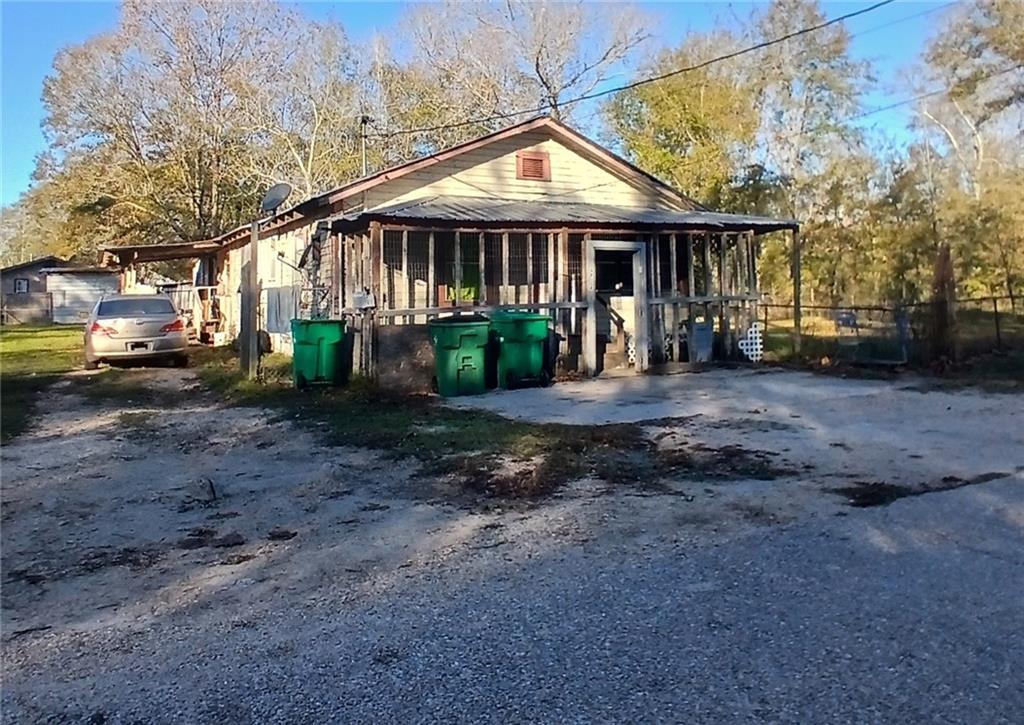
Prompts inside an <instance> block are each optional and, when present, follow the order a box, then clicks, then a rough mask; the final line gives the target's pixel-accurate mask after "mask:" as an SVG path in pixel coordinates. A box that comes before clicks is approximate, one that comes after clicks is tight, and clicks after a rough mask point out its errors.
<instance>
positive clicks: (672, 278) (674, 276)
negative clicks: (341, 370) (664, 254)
mask: <svg viewBox="0 0 1024 725" xmlns="http://www.w3.org/2000/svg"><path fill="white" fill-rule="evenodd" d="M668 245H669V246H668V256H669V263H670V264H671V265H672V268H671V269H670V270H669V283H670V284H671V285H672V296H673V297H678V296H679V267H678V266H677V265H678V263H679V239H678V237H677V236H676V234H675V233H674V232H673V233H672V235H671V236H669V238H668ZM680 357H681V356H680V355H679V303H678V302H673V303H672V361H673V362H679V358H680Z"/></svg>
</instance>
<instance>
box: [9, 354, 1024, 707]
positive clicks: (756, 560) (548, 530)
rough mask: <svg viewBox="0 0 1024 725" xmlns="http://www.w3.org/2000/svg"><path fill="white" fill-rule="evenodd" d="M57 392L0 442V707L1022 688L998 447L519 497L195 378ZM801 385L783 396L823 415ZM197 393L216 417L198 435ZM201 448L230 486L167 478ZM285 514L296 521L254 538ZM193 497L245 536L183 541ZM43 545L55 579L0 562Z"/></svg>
mask: <svg viewBox="0 0 1024 725" xmlns="http://www.w3.org/2000/svg"><path fill="white" fill-rule="evenodd" d="M165 374H166V375H178V374H180V373H177V372H167V373H165ZM165 382H166V381H165ZM554 390H557V388H556V389H554ZM914 394H915V395H918V396H920V400H921V401H922V402H925V404H927V405H931V403H930V402H926V401H930V400H932V399H931V397H930V396H931V395H933V394H932V393H928V394H921V393H914ZM964 400H965V401H967V400H970V401H973V402H971V403H970V404H971V405H992V404H993V403H992V401H991V400H989V399H988V397H987V396H980V397H979V398H978V399H974V398H965V399H964ZM1018 400H1019V398H1014V397H1004V398H1003V403H1004V404H1007V405H1010V404H1014V403H1016V402H1017V401H1018ZM59 402H61V405H57V406H55V411H54V412H53V413H51V414H50V416H51V417H50V418H49V419H48V421H43V422H44V423H48V424H49V426H50V427H49V428H45V426H44V429H41V430H39V431H36V432H34V433H31V434H28V435H26V436H25V437H23V438H22V439H19V441H17V442H16V443H15V444H14V445H12V446H8V447H5V450H4V481H3V484H4V504H5V510H4V532H3V537H4V541H3V543H4V575H5V579H4V581H5V584H4V592H3V594H4V610H3V629H4V634H3V667H4V686H3V695H2V697H3V700H2V705H3V720H4V721H5V722H118V723H120V722H124V723H132V722H146V723H150V722H152V723H165V722H166V723H179V722H180V723H185V722H188V723H197V722H198V723H205V722H209V723H248V722H396V723H407V722H439V721H440V722H480V721H485V722H502V723H505V722H526V721H531V722H622V721H627V722H687V723H694V722H715V723H718V722H748V721H750V722H754V721H756V722H761V721H779V722H920V721H927V722H972V723H989V722H992V723H997V722H1007V723H1009V722H1020V720H1021V716H1022V714H1024V689H1022V688H1021V687H1020V682H1021V679H1020V673H1021V672H1024V635H1022V632H1024V597H1022V596H1021V592H1022V591H1024V485H1022V484H1024V475H1022V473H1021V472H1020V470H1018V469H1012V467H1011V469H1012V470H1011V471H1010V472H1008V473H1006V474H1005V475H1003V476H1002V477H999V478H992V479H991V480H986V481H985V482H984V483H977V484H976V485H969V486H964V487H962V488H957V489H955V490H947V491H942V492H933V493H926V494H924V495H917V496H912V497H907V498H903V499H900V500H897V501H895V502H893V503H891V504H889V505H887V506H877V507H871V508H853V507H850V506H848V505H846V503H845V501H844V500H843V498H842V497H839V496H836V495H834V494H830V493H828V492H827V486H828V485H831V481H832V479H831V478H829V477H830V476H832V475H833V474H832V473H828V472H826V473H825V474H822V475H820V476H819V474H817V473H807V474H801V477H800V480H794V481H787V480H775V481H761V482H745V481H727V482H719V483H717V484H714V485H711V484H709V483H707V482H700V481H696V482H688V483H687V484H686V486H685V487H683V486H682V484H681V485H680V486H681V487H680V488H678V489H672V490H669V491H665V492H661V493H658V492H651V491H647V490H641V489H635V490H629V489H617V490H609V489H608V488H607V487H606V486H603V485H602V484H601V482H598V481H580V482H578V483H577V484H574V485H572V486H570V487H568V488H567V489H565V490H563V491H562V492H560V493H559V494H557V495H556V496H554V497H553V498H551V499H550V500H546V501H545V502H543V503H541V504H539V505H536V506H531V507H525V508H524V507H521V506H512V507H504V508H502V507H488V508H487V509H479V508H469V509H467V508H466V507H464V506H457V505H452V504H450V503H446V502H444V501H439V500H436V499H433V498H429V497H427V496H425V495H423V492H422V491H416V490H413V489H414V488H415V486H416V484H415V483H413V480H412V479H410V478H409V476H408V472H407V471H404V470H402V467H401V466H395V464H393V463H391V462H388V463H386V464H385V463H383V462H381V461H380V460H379V459H377V457H375V456H374V455H372V454H370V453H367V452H365V451H356V450H351V449H329V450H327V451H320V452H319V456H318V459H317V460H316V461H315V462H313V461H310V456H309V450H310V447H311V446H314V445H315V443H314V442H313V441H312V440H311V439H310V438H309V437H308V435H307V434H304V433H298V432H296V431H295V430H293V429H290V427H289V424H287V423H283V422H281V421H275V420H273V419H272V418H270V417H269V416H260V415H254V414H253V413H252V412H251V411H245V412H244V414H242V413H235V412H232V411H230V410H228V411H219V410H218V409H217V408H216V407H215V406H213V407H211V405H212V404H211V403H210V402H209V401H204V400H203V399H202V397H201V396H198V394H197V401H196V403H195V406H193V407H188V406H186V407H185V408H183V409H182V410H181V411H177V412H176V413H174V414H172V415H171V416H169V417H168V418H167V419H166V420H161V421H160V422H159V423H158V424H157V423H154V422H153V421H147V423H146V426H145V427H144V430H143V432H142V433H139V432H138V431H136V432H134V433H133V432H131V431H130V430H128V431H126V430H123V429H121V428H118V427H117V425H116V421H117V420H119V418H118V416H120V415H121V414H123V413H124V412H125V411H124V410H118V409H116V408H115V409H103V410H95V409H92V408H90V407H88V405H86V404H85V403H83V402H82V401H76V400H74V399H72V398H71V397H70V396H69V397H68V398H67V399H65V400H63V401H59ZM941 402H942V405H943V406H945V405H946V402H945V401H941ZM936 404H938V403H936ZM801 405H803V403H802V402H801V401H800V400H799V399H796V400H794V401H793V404H792V411H793V414H796V415H803V414H806V415H808V416H809V417H810V416H811V415H817V412H818V411H817V410H815V409H813V408H810V409H806V410H804V409H801V408H800V406H801ZM137 407H138V406H136V407H135V408H134V409H133V412H137ZM198 413H202V414H203V415H206V416H209V415H212V414H218V415H224V416H225V418H226V419H227V420H228V421H229V423H230V425H229V426H228V430H226V431H225V432H224V433H223V434H222V435H221V436H219V437H217V438H216V439H215V440H212V441H204V442H201V443H197V442H195V441H196V435H195V428H193V427H190V426H193V425H200V426H201V425H203V421H204V420H206V418H204V417H202V415H198ZM787 415H789V413H787ZM232 416H236V417H232ZM121 420H122V423H123V419H121ZM192 420H198V421H199V422H198V423H195V424H193V423H191V422H189V421H192ZM794 420H795V419H794ZM104 421H105V422H104ZM704 422H711V419H708V420H705V421H704ZM975 423H976V422H975ZM971 424H972V421H970V420H967V419H965V420H963V421H962V425H963V426H964V428H965V429H968V428H970V427H971ZM54 426H57V427H58V430H59V432H58V433H57V434H54V433H53V430H54ZM60 426H64V427H63V428H60ZM973 427H975V428H980V427H981V426H980V424H975V425H974V426H973ZM763 428H764V430H766V431H769V432H770V431H771V430H772V426H770V425H769V426H763ZM43 430H48V431H49V432H46V433H44V432H43ZM723 430H727V429H726V428H723ZM778 432H779V431H778V430H776V433H778ZM1017 433H1018V432H1017V431H1006V430H1004V431H1003V435H1009V436H1012V435H1015V434H1017ZM788 434H794V433H793V431H792V430H789V431H788ZM794 435H795V434H794ZM985 435H987V433H986V434H985ZM833 438H835V440H833ZM188 441H192V443H190V444H188V445H185V443H186V442H188ZM834 442H837V443H842V444H844V445H849V446H851V447H852V446H853V443H854V442H855V440H854V439H853V438H850V439H849V440H846V439H845V438H844V434H843V433H842V432H841V431H838V432H835V433H834V435H830V436H825V438H824V442H823V443H822V445H823V446H825V447H826V449H828V450H831V451H837V452H838V453H841V454H845V453H846V451H845V449H843V448H836V447H832V446H829V444H830V443H834ZM950 443H951V445H953V444H954V441H953V440H952V439H951V440H950ZM200 445H201V446H205V448H204V449H203V450H204V452H205V455H203V456H199V457H197V456H196V455H195V451H196V446H200ZM83 446H84V448H83ZM83 452H84V453H83ZM142 454H145V455H142ZM978 455H979V457H980V455H981V454H978ZM994 455H997V456H998V455H1001V456H1009V457H1012V456H1013V451H1005V450H1003V449H998V450H997V451H996V453H995V454H994ZM62 456H63V457H62ZM114 456H117V457H119V458H118V460H122V459H125V458H126V459H128V460H123V464H124V465H122V466H119V468H118V470H119V473H117V474H113V475H108V477H107V478H105V479H93V478H91V476H92V475H93V471H95V470H101V469H102V470H108V473H109V466H108V467H107V468H106V469H103V461H105V460H107V461H109V460H110V459H111V457H114ZM956 460H958V461H959V460H960V459H959V458H958V459H956ZM963 460H966V458H965V459H963ZM914 461H924V463H923V464H922V465H925V464H926V468H927V471H928V475H931V472H932V470H933V469H935V470H938V468H939V466H940V464H939V463H937V462H935V461H933V460H926V459H921V458H909V459H907V460H906V461H904V465H905V466H906V467H907V469H908V470H909V469H910V467H911V466H912V465H913V462H914ZM1011 463H1012V460H1003V459H997V460H993V461H992V462H991V466H990V468H991V467H993V466H994V467H996V468H1005V467H1008V466H1010V464H1011ZM957 465H961V464H957ZM962 465H963V466H964V467H965V473H966V472H967V470H966V468H970V467H969V466H967V465H966V463H963V464H962ZM957 470H959V469H957ZM972 470H973V469H972ZM242 471H250V472H251V471H260V472H261V474H260V476H259V478H258V479H250V478H246V476H240V475H238V473H239V472H242ZM205 477H211V478H212V479H214V480H216V481H217V482H218V484H223V485H222V488H221V491H222V496H224V498H225V500H224V501H222V502H220V503H219V504H218V506H216V507H213V508H204V507H202V506H198V507H195V506H192V505H191V504H188V505H182V504H183V502H186V503H187V502H189V501H192V502H194V499H195V496H196V494H195V492H194V491H193V489H191V488H189V483H190V482H191V481H194V480H196V479H197V478H198V479H200V480H201V479H204V478H205ZM812 479H813V480H812ZM55 482H56V483H57V484H59V485H58V486H56V487H55ZM794 498H798V499H799V500H800V501H801V502H802V503H801V505H800V506H798V507H796V508H794V507H793V506H792V500H793V499H794ZM755 501H759V502H760V503H759V504H758V505H759V506H761V507H762V508H761V509H757V510H755V509H754V508H752V506H753V503H752V502H755ZM723 502H725V503H723ZM741 503H742V504H743V505H740V504H741ZM71 504H74V506H73V507H70V506H71ZM787 506H789V508H787ZM69 507H70V508H69ZM140 510H141V511H143V512H144V515H145V518H144V519H143V520H140V519H137V518H136V519H133V518H132V517H133V516H142V515H143V514H142V513H138V512H139V511H140ZM765 511H770V512H775V513H773V514H772V515H768V514H766V513H764V512H765ZM759 512H760V513H759ZM783 512H786V513H785V515H783ZM72 513H74V515H72ZM229 514H230V515H231V516H230V518H228V515H229ZM775 514H778V515H775ZM108 520H109V521H113V522H114V525H107V524H106V523H105V522H106V521H108ZM61 522H63V523H61ZM281 524H284V525H286V527H287V528H288V529H290V530H291V531H292V532H294V533H295V534H296V535H295V537H294V538H291V539H289V540H287V541H283V542H282V541H277V542H271V541H268V540H267V536H266V533H267V532H268V531H269V530H271V529H272V528H273V527H274V526H277V525H281ZM200 525H203V526H208V527H210V528H216V529H217V532H216V533H217V534H218V535H223V534H224V533H225V530H226V526H230V527H231V528H232V529H233V530H235V531H237V532H240V537H241V538H243V539H244V540H245V543H244V544H241V545H239V546H234V547H229V548H223V549H221V548H215V547H210V546H204V547H200V548H194V549H193V548H185V549H181V548H178V547H179V546H180V543H176V542H180V539H181V537H183V536H187V533H186V532H188V531H189V530H190V529H194V528H195V527H196V526H200ZM53 532H56V533H53ZM126 532H128V533H126ZM118 534H120V537H119V536H118ZM90 537H91V538H90ZM65 541H74V542H76V544H75V545H76V546H77V547H79V548H78V549H76V551H82V550H88V551H94V550H95V547H98V546H99V545H100V544H103V543H104V542H107V543H110V542H114V541H121V542H122V545H123V542H128V543H129V544H130V545H131V546H132V547H134V549H135V550H142V551H151V552H155V553H154V557H156V558H157V560H156V562H155V563H152V564H144V565H143V564H140V563H139V562H138V561H134V562H129V563H127V564H124V563H121V562H117V561H115V562H113V563H108V564H109V565H107V566H105V567H102V568H96V569H95V570H93V569H89V567H85V568H82V567H81V562H80V561H79V560H78V559H75V561H77V562H79V563H78V564H77V565H76V564H75V561H72V562H70V563H69V562H68V561H65V562H63V563H61V562H60V561H58V560H59V554H60V552H61V551H62V550H63V549H64V548H69V547H68V545H67V544H65V543H62V542H65ZM86 544H88V545H89V546H91V547H93V548H92V549H88V548H86V549H82V547H85V546H86ZM230 552H237V553H240V554H242V555H241V556H237V558H235V559H231V558H230V556H228V558H225V557H226V554H229V553H230ZM246 557H248V558H246ZM84 561H87V562H94V561H95V558H94V557H93V558H88V559H85V560H84ZM40 562H42V563H47V566H49V568H48V569H45V571H46V572H48V573H49V574H48V576H50V577H51V578H50V579H47V578H46V577H45V576H44V577H43V578H42V579H40V580H38V581H35V582H34V583H33V582H32V581H25V580H24V577H22V578H21V579H18V580H17V581H15V582H11V580H10V579H11V577H10V575H11V572H12V570H15V571H21V572H23V573H24V572H26V571H36V570H33V569H32V565H33V564H36V565H41V564H40ZM232 562H234V563H232ZM58 564H60V566H58ZM73 565H74V566H78V567H79V568H74V566H73ZM61 567H63V568H61ZM58 569H59V570H60V576H58V575H57V574H56V573H55V572H57V571H58ZM41 576H42V575H41ZM35 627H46V629H40V630H38V631H26V630H32V629H34V628H35ZM17 632H21V633H20V634H19V633H17Z"/></svg>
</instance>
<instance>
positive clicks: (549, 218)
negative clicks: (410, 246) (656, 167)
mask: <svg viewBox="0 0 1024 725" xmlns="http://www.w3.org/2000/svg"><path fill="white" fill-rule="evenodd" d="M360 218H371V219H400V220H417V221H430V220H434V221H443V222H453V223H465V224H473V223H488V224H491V223H507V224H525V225H528V224H573V225H576V224H588V223H592V224H601V225H608V224H622V225H627V226H644V227H664V228H693V229H712V230H713V229H719V230H722V231H749V230H753V231H756V232H770V231H778V230H780V229H796V228H798V226H799V224H798V223H797V222H796V221H794V220H792V219H772V218H769V217H760V216H750V215H746V214H723V213H720V212H713V211H669V210H665V209H647V208H633V207H623V206H609V205H606V204H588V203H582V202H550V201H521V200H514V199H493V198H483V197H480V198H478V197H457V196H445V197H441V196H435V197H429V198H425V199H417V200H414V201H408V202H402V203H400V204H393V205H388V206H384V207H379V208H376V209H369V210H367V211H365V212H363V213H361V214H356V215H352V216H351V217H348V219H349V220H350V221H355V220H356V219H360Z"/></svg>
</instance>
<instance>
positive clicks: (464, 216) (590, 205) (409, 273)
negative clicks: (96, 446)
mask: <svg viewBox="0 0 1024 725" xmlns="http://www.w3.org/2000/svg"><path fill="white" fill-rule="evenodd" d="M797 229H798V225H797V223H796V222H795V221H793V220H786V219H783V220H780V219H769V218H763V217H755V216H744V215H735V214H722V213H718V212H715V211H712V210H710V209H708V208H706V207H704V206H703V205H701V204H700V203H699V202H697V201H695V200H693V199H691V198H689V197H687V196H686V195H684V194H682V193H680V192H679V191H677V190H675V189H673V188H671V187H670V186H668V185H666V184H665V183H663V182H662V181H660V180H658V179H657V178H655V177H653V176H651V175H649V174H647V173H646V172H644V171H642V170H641V169H639V168H637V167H636V166H634V165H632V164H630V163H629V162H627V161H626V160H624V159H622V158H620V157H619V156H617V155H615V154H614V153H612V152H610V151H609V150H607V149H605V148H603V147H601V146H600V145H598V144H597V143H595V142H593V141H591V140H589V139H587V138H586V137H584V136H583V135H581V134H579V133H578V132H576V131H574V130H573V129H571V128H569V127H568V126H566V125H564V124H562V123H559V122H558V121H555V120H553V119H551V118H548V117H539V118H534V119H531V120H528V121H525V122H523V123H519V124H516V125H513V126H510V127H508V128H505V129H503V130H501V131H497V132H495V133H491V134H488V135H486V136H482V137H480V138H478V139H475V140H473V141H470V142H467V143H463V144H460V145H458V146H455V147H452V148H449V149H447V150H444V151H441V152H438V153H435V154H431V155H429V156H426V157H423V158H420V159H417V160H415V161H411V162H409V163H406V164H402V165H400V166H397V167H393V168H390V169H386V170H383V171H379V172H377V173H374V174H370V175H369V176H366V177H364V178H361V179H358V180H356V181H353V182H351V183H348V184H346V185H344V186H341V187H339V188H337V189H334V190H332V191H329V192H326V193H324V194H321V195H320V196H317V197H314V198H312V199H308V200H305V201H303V202H301V203H299V204H296V205H295V206H292V207H290V208H288V209H286V210H284V211H281V212H279V213H276V214H275V215H273V216H272V217H269V218H267V219H265V220H263V221H262V222H261V224H260V232H259V248H258V250H257V252H258V253H257V260H258V261H257V271H258V278H259V284H260V287H261V289H262V294H261V298H260V299H261V303H260V326H261V327H262V328H263V329H266V330H268V331H269V332H270V333H271V338H272V341H273V344H274V347H275V349H279V350H284V351H286V352H287V351H289V350H290V344H291V341H290V337H289V330H288V326H287V322H288V319H289V318H290V317H292V316H295V315H300V316H302V315H308V314H310V312H311V311H313V312H319V313H321V314H326V315H328V316H332V317H342V316H344V317H346V318H347V319H348V320H349V328H350V329H351V330H353V331H354V333H355V338H356V339H355V345H354V347H355V353H354V358H355V365H356V367H357V369H361V370H362V371H364V372H366V373H369V374H373V375H381V376H390V375H395V376H397V377H400V378H401V379H402V380H414V379H415V380H422V378H423V375H427V376H428V377H427V379H429V367H430V365H431V364H432V359H431V357H430V355H429V351H428V350H427V351H425V346H426V341H427V332H426V323H427V322H428V320H430V319H431V318H433V317H436V316H438V315H444V314H450V313H453V312H459V311H478V312H487V311H490V310H494V309H496V308H516V309H530V310H540V311H544V312H545V313H547V314H549V315H550V316H551V327H552V329H553V331H554V333H555V336H556V339H557V343H558V353H559V362H560V364H561V365H562V366H563V367H565V368H569V369H576V370H578V371H580V372H582V373H583V374H588V375H593V374H597V373H599V372H600V371H602V370H603V369H605V368H606V367H613V366H621V367H629V368H631V369H634V370H636V371H638V372H642V371H644V370H646V369H647V368H648V367H649V366H650V365H651V364H654V363H660V362H665V361H686V360H690V359H697V358H698V357H700V356H706V355H708V354H710V352H711V350H707V349H700V348H701V347H704V345H703V343H701V344H698V341H701V340H707V341H708V345H707V346H712V344H713V349H714V352H715V354H716V355H717V356H719V357H732V356H734V355H736V354H738V349H737V340H738V338H739V337H740V335H741V334H742V333H743V331H745V330H746V329H747V328H748V327H749V326H750V324H751V322H752V321H753V320H755V319H756V316H755V313H756V309H755V307H756V305H757V303H758V301H759V299H760V296H759V293H758V287H757V269H756V260H757V252H758V245H759V238H760V236H761V235H763V234H766V233H770V232H777V231H782V230H791V231H792V232H793V239H794V253H795V254H796V253H797V252H798V250H799V246H798V244H797V243H796V239H797V234H796V233H797ZM250 236H251V231H250V228H249V226H245V227H239V228H237V229H234V230H231V231H229V232H227V233H225V234H223V235H221V236H219V237H216V238H215V239H211V240H205V241H202V242H196V243H186V244H176V245H161V246H160V247H147V246H145V245H136V246H129V247H113V248H108V249H107V250H106V252H107V254H108V255H109V256H110V258H111V259H113V260H116V261H117V262H118V264H119V265H120V266H121V268H122V269H123V270H124V274H126V275H131V274H132V273H133V271H132V270H133V269H134V267H135V265H137V264H140V263H142V262H145V261H150V260H153V259H158V258H164V259H166V258H186V257H191V258H194V259H196V260H197V265H196V272H197V279H196V282H197V284H203V285H208V286H210V289H211V290H212V291H211V296H212V297H213V298H214V301H215V304H210V305H209V307H210V308H211V309H215V314H216V320H215V324H216V325H217V327H218V329H219V331H221V332H223V333H226V334H227V335H228V336H234V335H236V334H237V333H238V331H239V329H240V327H241V305H242V291H243V281H244V277H245V275H244V274H243V270H244V269H246V268H247V265H248V263H249V260H250V258H251V257H250V254H251V252H250V248H251V247H250ZM170 255H176V256H173V257H172V256H170ZM299 268H301V271H300V269H299Z"/></svg>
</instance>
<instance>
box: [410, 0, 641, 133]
mask: <svg viewBox="0 0 1024 725" xmlns="http://www.w3.org/2000/svg"><path fill="white" fill-rule="evenodd" d="M408 26H409V27H410V28H411V30H412V32H411V38H412V41H413V42H412V46H411V47H410V52H411V53H412V56H413V58H414V60H415V61H419V62H421V63H422V64H423V65H424V66H425V67H427V68H428V69H430V70H431V71H432V72H434V73H437V74H439V75H440V76H441V77H445V78H452V79H458V80H461V81H463V84H462V85H460V86H459V89H460V90H462V91H465V96H464V98H463V99H462V103H463V104H465V106H466V107H465V108H463V109H462V112H470V113H471V114H473V115H477V116H481V115H489V114H496V113H508V112H510V111H513V110H519V109H534V108H544V109H546V110H547V111H548V112H549V113H550V114H551V115H552V116H554V117H556V118H566V119H568V118H570V117H571V116H572V113H573V107H572V106H571V105H569V104H567V101H569V100H570V99H571V98H573V97H577V96H580V95H585V94H588V93H590V92H592V91H594V90H595V89H596V88H597V87H598V86H600V85H601V84H602V83H603V82H605V81H607V80H608V79H609V78H611V77H612V75H613V74H615V73H616V72H618V71H621V70H623V66H624V64H625V63H626V62H627V61H628V60H629V59H630V58H631V57H632V55H633V54H634V53H635V51H636V50H637V49H638V48H639V47H640V45H641V44H642V43H643V42H644V41H645V40H647V39H648V38H649V37H650V35H649V33H648V32H647V30H646V29H645V24H644V19H643V18H642V16H641V15H640V14H639V12H638V11H636V10H635V9H634V8H632V7H630V6H628V5H619V4H616V5H602V4H591V3H583V2H582V1H577V2H564V3H563V2H550V1H549V0H538V1H536V2H527V1H526V0H506V2H503V3H497V2H487V3H457V2H452V1H451V0H448V2H445V3H443V4H440V5H433V4H432V5H421V6H416V7H415V8H414V9H413V11H412V14H411V16H410V18H409V19H408Z"/></svg>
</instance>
